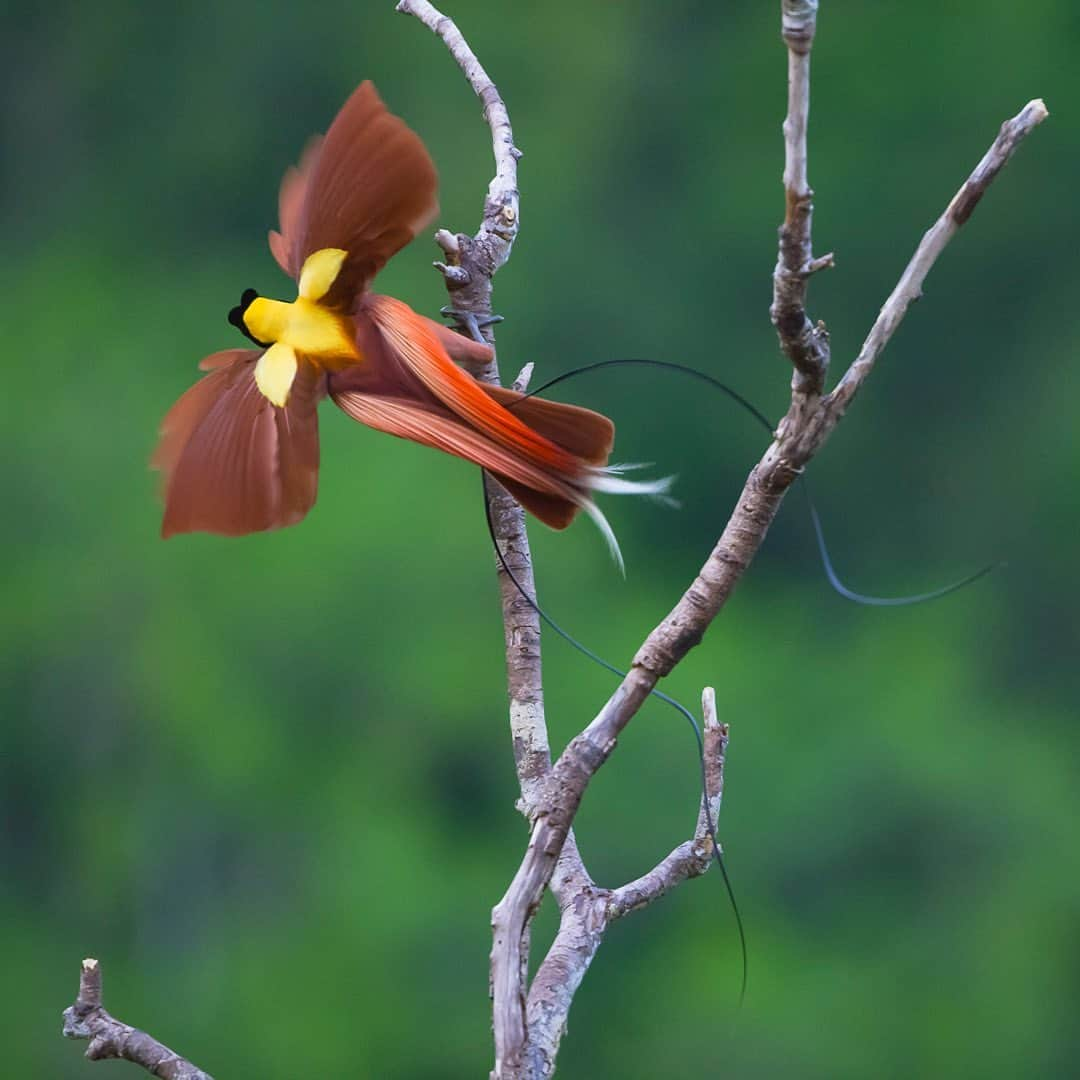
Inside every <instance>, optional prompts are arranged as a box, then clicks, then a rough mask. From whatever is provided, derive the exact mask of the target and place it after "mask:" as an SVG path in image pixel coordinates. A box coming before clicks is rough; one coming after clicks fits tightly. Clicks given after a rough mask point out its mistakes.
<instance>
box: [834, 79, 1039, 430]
mask: <svg viewBox="0 0 1080 1080" xmlns="http://www.w3.org/2000/svg"><path fill="white" fill-rule="evenodd" d="M1049 115H1050V114H1049V112H1048V111H1047V108H1046V105H1045V103H1044V102H1043V100H1042V99H1041V98H1036V99H1035V100H1034V101H1029V102H1028V103H1027V104H1026V105H1025V106H1024V107H1023V108H1022V109H1021V110H1020V112H1018V113H1017V114H1016V116H1014V117H1013V118H1012V119H1011V120H1006V121H1005V123H1004V124H1002V125H1001V131H1000V132H999V134H998V137H997V138H996V139H995V140H994V142H993V143H992V145H991V146H990V149H989V150H987V151H986V153H985V154H984V155H983V158H982V160H981V161H980V162H979V164H978V165H976V166H975V169H974V171H973V172H972V174H971V175H970V176H969V177H968V178H967V180H965V181H964V183H963V185H962V186H961V188H960V190H959V191H958V192H957V193H956V194H955V195H954V196H953V197H952V201H951V202H950V203H949V205H948V206H947V207H946V208H945V212H944V213H943V214H942V215H941V217H939V218H938V219H937V221H936V222H934V224H933V225H932V226H931V227H930V229H929V230H928V231H927V233H926V235H925V236H924V237H923V238H922V241H921V243H920V244H919V246H918V248H917V249H916V251H915V254H914V255H913V256H912V257H911V261H910V262H909V263H908V264H907V267H906V268H905V269H904V272H903V274H901V275H900V280H899V281H898V282H897V283H896V288H894V289H893V291H892V292H891V293H890V294H889V299H888V300H886V301H885V304H884V305H883V307H882V309H881V312H880V314H879V315H878V317H877V319H876V320H875V321H874V325H873V326H872V327H871V328H870V333H869V334H868V335H867V337H866V340H865V341H864V342H863V345H862V348H861V349H860V350H859V355H858V356H857V357H856V358H855V360H854V361H853V363H852V365H851V367H849V368H848V369H847V371H846V372H845V373H844V377H843V378H842V379H841V380H840V384H839V385H838V386H837V388H836V389H835V390H834V391H833V392H832V393H831V394H830V395H829V399H830V402H829V404H830V412H831V413H832V414H833V415H834V416H835V417H836V419H837V420H838V419H839V418H840V416H842V415H843V412H844V409H846V408H847V406H848V404H849V403H850V402H851V399H852V398H854V396H855V394H856V393H857V392H858V390H859V387H860V386H862V384H863V382H864V381H865V379H866V377H867V375H869V374H870V371H871V369H872V368H873V366H874V362H875V361H876V360H877V358H878V357H879V356H880V355H881V352H882V350H883V349H884V348H885V346H886V345H887V344H888V343H889V339H890V338H891V337H892V336H893V334H894V333H895V332H896V328H897V327H898V326H899V325H900V322H901V320H902V319H903V318H904V316H905V315H906V314H907V310H908V308H909V307H911V305H912V304H913V303H914V302H915V301H916V300H918V299H919V298H920V297H921V296H922V287H923V282H924V281H925V280H926V275H927V274H929V273H930V270H931V268H932V267H933V265H934V263H935V262H937V258H938V256H939V255H940V254H941V253H942V251H944V250H945V245H946V244H948V242H949V241H950V240H951V239H952V238H953V237H954V236H955V235H956V234H957V232H958V231H959V230H960V226H961V225H963V224H964V222H966V221H967V220H968V218H969V217H971V214H972V211H974V209H975V207H976V206H978V205H979V201H980V200H981V199H982V197H983V195H985V194H986V190H987V188H988V187H989V186H990V184H991V183H992V182H993V181H994V179H995V178H996V177H997V175H998V173H999V172H1001V170H1002V169H1003V168H1005V166H1006V165H1007V164H1008V163H1009V159H1010V158H1011V157H1012V156H1013V154H1014V153H1015V151H1016V148H1017V147H1018V146H1019V145H1020V143H1021V142H1023V140H1024V139H1025V138H1027V136H1028V135H1030V134H1031V132H1032V131H1034V129H1035V128H1036V127H1038V126H1039V124H1041V123H1042V122H1043V121H1044V120H1045V119H1046V118H1047V117H1048V116H1049Z"/></svg>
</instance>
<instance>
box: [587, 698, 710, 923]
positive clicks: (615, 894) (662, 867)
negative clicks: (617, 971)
mask: <svg viewBox="0 0 1080 1080" xmlns="http://www.w3.org/2000/svg"><path fill="white" fill-rule="evenodd" d="M701 708H702V715H703V718H704V729H703V731H702V742H703V743H704V746H705V758H704V763H705V792H704V793H703V795H702V805H701V809H700V810H699V811H698V820H697V828H696V829H695V830H694V837H693V839H692V840H686V841H684V842H683V843H681V844H680V845H679V846H678V847H677V848H675V849H674V851H672V852H671V853H670V854H669V855H667V856H666V858H664V859H663V861H662V862H660V863H658V864H657V865H656V866H654V867H653V868H652V869H651V870H650V871H649V872H648V873H646V874H642V876H641V877H639V878H637V879H635V880H634V881H631V882H628V883H627V884H626V885H623V886H622V887H621V888H618V889H615V890H613V891H612V893H611V897H610V899H609V901H608V909H607V917H608V921H613V920H615V919H621V918H622V917H623V916H624V915H629V914H630V913H631V912H633V911H639V910H640V909H641V908H643V907H647V906H648V905H649V904H651V903H653V901H655V900H659V899H660V897H661V896H663V895H664V894H665V893H668V892H670V891H671V890H672V889H674V888H675V886H676V885H679V884H681V883H682V882H684V881H685V880H686V879H687V878H691V877H699V876H700V875H701V874H704V873H705V872H706V871H707V870H708V869H709V867H710V866H711V865H712V856H713V841H712V837H710V836H709V829H708V824H707V819H706V817H705V807H706V805H708V808H709V819H708V820H711V821H712V822H713V824H714V826H715V823H716V820H717V815H718V814H719V812H720V802H721V800H722V799H723V796H724V759H725V755H726V753H727V744H728V726H727V724H721V723H720V722H719V720H718V719H717V717H716V691H715V690H714V689H713V688H712V687H711V686H707V687H705V690H704V692H703V693H702V695H701ZM706 799H707V803H706Z"/></svg>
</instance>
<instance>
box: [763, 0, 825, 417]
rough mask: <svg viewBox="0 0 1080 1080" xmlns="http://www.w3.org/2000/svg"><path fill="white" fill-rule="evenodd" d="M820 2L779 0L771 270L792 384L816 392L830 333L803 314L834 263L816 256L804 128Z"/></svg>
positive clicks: (774, 315)
mask: <svg viewBox="0 0 1080 1080" xmlns="http://www.w3.org/2000/svg"><path fill="white" fill-rule="evenodd" d="M817 8H818V0H782V4H781V32H782V36H783V39H784V44H785V45H786V46H787V50H788V110H787V116H786V118H785V119H784V205H785V211H784V223H783V225H781V226H780V245H779V252H778V254H777V259H776V269H775V270H774V271H773V302H772V306H771V307H770V308H769V317H770V318H771V319H772V324H773V326H775V327H776V334H777V337H778V338H779V339H780V347H781V349H783V351H784V355H785V356H787V358H788V359H789V360H790V361H791V362H792V364H793V365H794V366H795V375H794V377H793V383H792V387H793V389H794V390H796V391H798V392H799V393H801V394H807V395H814V396H817V395H819V394H821V392H822V390H823V389H824V386H825V372H826V371H827V370H828V367H829V335H828V333H827V332H826V330H825V325H824V323H818V324H817V326H814V325H813V323H811V321H810V318H809V316H808V315H807V314H806V285H807V281H808V279H809V278H810V276H811V274H814V273H816V272H817V271H818V270H823V269H825V268H826V267H830V266H832V264H833V257H832V255H831V254H830V255H823V256H821V257H820V258H814V255H813V245H812V243H811V219H812V217H813V212H814V204H813V198H814V193H813V191H811V190H810V182H809V180H808V179H807V172H806V169H807V165H806V162H807V151H806V130H807V125H808V123H809V117H810V50H811V48H812V47H813V44H814V34H815V33H816V31H817Z"/></svg>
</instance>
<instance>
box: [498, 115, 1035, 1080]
mask: <svg viewBox="0 0 1080 1080" xmlns="http://www.w3.org/2000/svg"><path fill="white" fill-rule="evenodd" d="M1029 110H1030V111H1029ZM1044 115H1045V109H1044V108H1043V107H1042V106H1041V103H1039V104H1038V105H1032V106H1029V107H1028V109H1026V110H1025V111H1024V113H1021V114H1020V117H1017V118H1016V120H1015V121H1013V122H1010V124H1006V125H1005V128H1004V129H1003V131H1002V135H1001V136H999V139H998V140H997V141H996V142H995V144H994V146H993V147H992V148H991V151H990V153H989V154H988V155H987V157H986V158H984V161H983V162H982V163H980V166H979V168H977V169H976V171H975V173H974V174H973V176H972V180H970V181H969V184H968V185H965V187H964V188H962V189H961V193H960V195H959V196H958V197H957V199H955V200H954V201H953V203H951V204H950V207H951V210H949V211H946V217H949V216H950V214H951V216H952V218H953V226H954V227H953V231H955V226H956V225H958V224H959V223H960V222H959V221H957V220H956V215H957V207H959V208H960V210H961V211H963V210H965V209H966V211H967V212H968V213H970V208H971V207H972V206H973V205H974V200H976V199H977V198H978V197H979V196H981V194H982V191H983V190H985V187H986V185H987V184H989V183H990V182H991V181H992V180H993V178H994V177H995V176H996V175H997V173H998V171H1000V168H1001V165H1003V164H1004V161H1005V160H1007V158H1008V156H1009V154H1011V153H1012V151H1013V150H1014V149H1015V146H1016V144H1017V143H1018V142H1019V140H1020V139H1022V138H1023V137H1024V136H1025V135H1026V134H1028V133H1029V132H1030V131H1031V130H1032V129H1033V128H1034V127H1035V125H1036V124H1037V123H1038V122H1039V121H1040V120H1041V119H1042V118H1043V116H1044ZM1021 118H1023V119H1021ZM969 185H970V186H969ZM965 192H967V195H966V196H965V195H964V193H965ZM931 233H934V230H931ZM948 235H951V233H949V234H948ZM948 235H945V236H944V238H943V239H942V240H941V241H940V242H938V241H933V242H931V243H930V247H929V253H928V257H926V258H924V259H922V260H921V262H920V260H919V256H918V253H917V256H916V259H915V260H913V262H914V263H917V264H918V265H917V269H916V271H914V272H913V275H908V274H907V273H905V277H904V278H902V279H901V285H900V286H898V290H899V291H900V294H901V296H906V295H907V291H908V289H907V287H906V286H905V285H904V282H905V281H913V280H915V279H916V278H917V280H918V281H919V282H921V280H922V278H923V277H925V272H926V271H927V270H929V267H930V265H932V263H933V260H934V258H936V252H937V251H940V248H941V247H942V246H944V240H947V239H948ZM926 243H927V242H926V241H924V244H926ZM922 250H923V249H922V246H920V251H922ZM920 267H921V268H920ZM908 303H910V300H908ZM886 307H887V308H888V307H889V305H888V304H887V305H886ZM906 308H907V304H906V303H904V304H901V305H899V306H895V305H894V309H893V310H894V311H895V312H896V314H897V317H896V318H895V319H892V318H890V317H889V316H888V314H887V313H886V312H883V316H882V319H880V320H879V323H881V324H882V326H883V330H882V331H881V332H880V333H879V335H878V337H875V338H874V341H877V342H878V344H876V345H875V344H874V342H871V347H870V348H869V350H868V355H869V356H870V357H871V364H872V357H874V356H876V355H877V353H879V352H880V351H881V348H882V347H884V343H885V341H887V340H888V336H889V335H891V333H892V331H893V330H895V327H896V324H897V323H898V322H899V318H900V317H902V315H903V313H904V311H906ZM875 325H877V324H875ZM872 337H874V335H873V334H872ZM864 351H866V350H865V349H864ZM860 355H861V354H860ZM857 365H859V361H856V364H855V365H853V370H854V374H853V376H852V380H851V381H850V382H849V384H848V385H849V386H851V390H850V392H848V398H850V396H851V394H852V393H853V392H854V389H855V388H857V387H858V385H859V384H860V383H861V381H862V379H864V378H865V376H866V374H867V373H868V371H869V366H870V364H867V363H866V362H865V360H864V362H863V363H862V364H861V365H859V366H857ZM841 385H842V386H843V385H844V384H841ZM801 398H805V395H804V394H802V393H801V391H800V389H799V387H798V386H795V387H794V389H793V394H792V406H791V409H790V410H789V412H788V415H787V416H786V417H785V418H784V421H783V422H782V424H781V425H780V428H779V430H778V432H777V435H776V437H775V439H774V441H773V443H772V445H771V446H769V448H768V449H767V450H766V452H765V454H764V456H763V457H762V458H761V460H760V461H759V462H758V464H757V465H755V466H754V468H753V470H752V471H751V473H750V475H749V477H748V478H747V480H746V484H745V486H744V487H743V491H742V494H741V495H740V497H739V501H738V503H737V504H736V507H735V510H734V512H733V513H732V515H731V517H730V518H729V520H728V523H727V526H726V527H725V529H724V532H723V534H722V535H721V537H720V540H719V542H718V543H717V545H716V547H715V548H714V549H713V552H712V554H711V555H710V556H709V558H708V560H707V561H706V562H705V564H704V566H703V567H702V568H701V570H700V571H699V573H698V575H697V577H696V579H695V580H694V581H693V583H692V584H691V585H690V587H689V588H688V589H687V590H686V592H685V593H684V594H683V596H682V598H681V599H680V600H679V602H678V603H677V604H676V605H675V607H674V608H673V609H672V611H671V612H670V614H669V615H668V616H667V617H666V618H665V619H664V620H663V621H662V622H661V623H660V624H659V625H658V626H657V627H656V628H655V629H654V630H653V631H652V633H651V634H650V635H649V636H648V638H646V640H645V642H644V643H643V644H642V646H641V648H640V649H639V650H638V653H637V655H636V656H635V657H634V663H633V666H632V667H631V669H630V671H629V672H628V674H627V675H626V677H625V678H624V679H623V680H622V682H621V684H620V685H619V687H618V688H617V689H616V691H615V692H614V694H612V695H611V697H610V698H609V699H608V701H607V703H606V704H605V705H604V707H603V708H602V709H601V711H600V712H599V714H598V715H597V716H596V718H595V719H594V720H593V721H592V723H590V724H589V726H588V727H587V728H585V730H584V731H582V732H581V733H580V734H579V735H577V736H576V737H575V738H574V739H573V740H572V741H571V742H570V744H569V745H568V746H567V748H566V750H564V751H563V753H562V755H560V757H559V759H558V760H557V761H556V762H555V764H554V766H553V767H552V770H551V775H550V777H549V779H548V782H547V786H546V790H545V796H544V800H543V805H542V807H541V810H540V813H539V815H538V817H537V819H536V825H535V827H534V829H533V832H532V836H531V838H530V841H529V846H528V848H527V850H526V852H525V856H524V858H523V860H522V862H521V865H520V867H519V868H518V871H517V873H516V874H515V876H514V879H513V881H512V882H511V885H510V888H509V889H508V891H507V894H506V896H505V897H504V898H503V900H502V901H501V902H500V907H502V908H504V910H505V912H506V916H507V925H506V927H505V932H506V934H507V936H508V937H509V938H510V939H511V940H516V939H519V938H520V936H521V934H522V933H523V929H524V926H525V923H526V921H527V919H528V917H529V916H530V914H531V912H532V911H534V910H535V908H536V905H537V904H539V902H540V899H541V897H542V895H543V891H544V888H545V886H546V885H547V882H548V880H549V879H550V877H551V875H552V872H553V870H554V868H555V866H556V863H557V862H558V860H559V858H560V855H561V853H562V850H563V844H564V843H565V840H566V837H567V835H568V833H569V831H570V827H571V824H572V822H573V820H574V816H575V814H576V813H577V809H578V806H579V805H580V803H581V799H582V797H583V795H584V792H585V789H586V787H587V786H588V783H589V781H590V780H591V779H592V777H593V775H595V773H596V771H597V770H598V769H599V768H600V767H601V766H602V765H603V764H604V762H605V761H606V760H607V759H608V757H609V756H610V755H611V753H612V751H613V750H614V749H615V745H616V742H617V740H618V737H619V735H620V734H621V733H622V731H623V729H624V728H625V727H626V725H627V724H628V723H629V722H630V720H631V719H632V718H633V717H634V715H635V714H636V712H637V710H638V709H639V708H640V707H641V705H642V703H643V702H644V701H645V699H646V698H647V697H648V695H649V693H650V691H651V690H652V689H653V687H655V685H656V683H657V681H658V680H659V679H660V678H661V677H662V676H664V675H667V674H668V673H669V672H670V671H671V670H672V668H674V667H675V665H676V664H678V663H679V661H680V660H681V659H682V658H683V657H684V656H685V655H686V653H687V652H689V650H690V649H691V648H693V647H694V646H695V645H697V644H698V643H699V642H700V641H701V639H702V637H703V636H704V634H705V631H706V630H707V629H708V627H709V625H710V624H711V623H712V621H713V619H714V618H715V617H716V616H717V615H718V614H719V612H720V610H721V608H722V607H723V606H724V604H725V603H726V602H727V599H728V597H729V596H730V595H731V593H732V591H733V589H734V588H735V585H736V584H737V582H738V581H739V579H740V578H741V576H742V575H743V573H744V572H745V571H746V569H747V568H748V567H749V565H750V562H751V560H752V559H753V557H754V555H755V554H756V552H757V550H758V549H759V548H760V546H761V543H762V541H763V540H764V538H765V534H766V533H767V531H768V528H769V525H770V524H771V523H772V519H773V517H774V516H775V514H776V511H777V510H778V508H779V506H780V502H781V501H782V499H783V497H784V494H785V493H786V491H787V489H788V488H789V487H790V486H791V484H792V482H793V481H794V480H795V478H796V477H797V476H798V475H799V473H800V472H801V471H802V469H803V468H804V467H805V465H806V464H807V463H808V462H809V460H810V459H811V458H812V457H813V456H814V454H815V453H816V452H817V451H818V450H819V449H820V448H821V446H822V445H823V444H824V442H825V440H826V439H827V438H828V436H829V434H830V433H831V432H832V430H833V428H834V427H835V425H836V422H837V421H838V419H839V417H840V415H842V411H840V410H839V409H838V408H837V405H836V403H833V402H830V401H829V399H827V398H826V399H820V400H818V401H817V402H813V403H809V404H807V403H806V402H805V401H803V400H800V399H801ZM838 400H839V402H840V403H842V402H843V400H844V397H843V395H842V394H840V393H839V391H838ZM524 1052H525V1047H524V1044H523V1048H522V1051H521V1052H520V1053H521V1054H524ZM514 1075H517V1074H514ZM520 1075H529V1076H533V1075H543V1074H541V1073H537V1072H536V1071H535V1068H534V1069H533V1071H531V1072H522V1073H520Z"/></svg>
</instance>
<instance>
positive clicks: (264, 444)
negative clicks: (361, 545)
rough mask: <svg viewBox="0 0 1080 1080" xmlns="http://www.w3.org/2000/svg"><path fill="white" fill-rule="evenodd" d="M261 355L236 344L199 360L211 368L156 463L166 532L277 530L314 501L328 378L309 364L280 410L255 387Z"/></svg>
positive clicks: (180, 409) (182, 406) (175, 411)
mask: <svg viewBox="0 0 1080 1080" xmlns="http://www.w3.org/2000/svg"><path fill="white" fill-rule="evenodd" d="M260 355H261V353H260V352H259V351H258V350H255V349H228V350H226V351H225V352H221V353H215V354H214V355H213V356H208V357H207V358H206V359H205V360H204V361H203V362H202V363H201V364H200V365H199V366H200V367H202V368H203V370H205V371H207V372H208V374H206V375H204V376H203V378H201V379H200V380H199V381H198V382H197V383H196V384H195V385H194V386H193V387H191V389H190V390H188V391H187V392H186V393H185V394H184V395H183V396H182V397H181V398H180V399H179V400H178V401H177V402H176V404H175V405H173V407H172V408H171V409H170V410H169V412H168V414H167V415H166V417H165V419H164V421H163V422H162V425H161V441H160V442H159V443H158V448H157V450H156V452H155V453H154V456H153V459H152V460H151V464H152V465H153V466H154V467H155V468H158V469H160V470H161V471H162V479H163V487H164V495H165V516H164V518H163V520H162V523H161V535H162V536H163V537H166V538H167V537H169V536H172V535H174V534H175V533H185V532H210V533H219V534H221V535H224V536H242V535H244V534H246V533H250V532H259V531H261V530H263V529H276V528H280V527H281V526H283V525H292V524H294V523H296V522H297V521H299V520H300V519H301V518H303V517H304V516H305V515H306V514H307V512H308V511H309V510H310V509H311V507H312V505H313V504H314V502H315V494H316V490H317V486H318V475H319V421H318V414H317V406H318V403H319V399H320V398H321V397H322V396H323V394H324V393H325V376H323V375H321V374H320V373H319V371H318V370H317V369H316V368H315V366H314V365H313V364H311V363H309V362H307V361H303V360H302V361H301V363H300V366H299V368H298V370H297V373H296V379H295V381H294V383H293V386H292V391H291V392H290V394H289V403H288V405H287V406H286V407H285V408H282V409H278V408H275V407H274V406H273V405H271V404H270V402H269V401H267V399H266V398H265V397H263V395H262V393H261V392H260V391H259V388H258V387H257V386H256V384H255V376H254V368H255V363H256V361H257V360H258V359H259V356H260Z"/></svg>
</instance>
